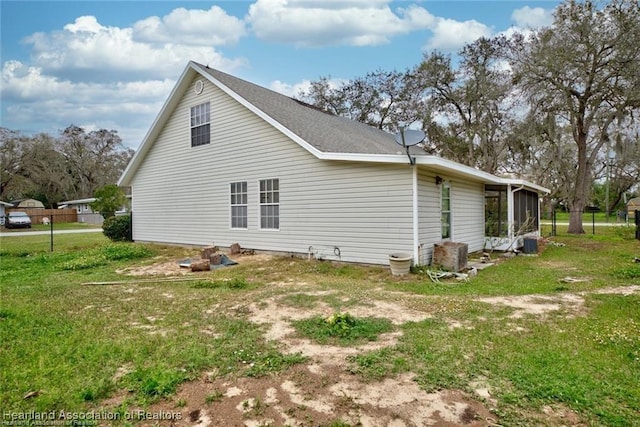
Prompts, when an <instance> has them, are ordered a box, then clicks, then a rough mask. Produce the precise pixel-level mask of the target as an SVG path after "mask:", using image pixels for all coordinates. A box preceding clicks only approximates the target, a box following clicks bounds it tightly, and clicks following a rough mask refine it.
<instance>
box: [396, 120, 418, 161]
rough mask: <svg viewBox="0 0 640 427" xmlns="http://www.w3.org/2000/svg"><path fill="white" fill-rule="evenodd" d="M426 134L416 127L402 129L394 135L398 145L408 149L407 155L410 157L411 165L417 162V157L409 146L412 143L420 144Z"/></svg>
mask: <svg viewBox="0 0 640 427" xmlns="http://www.w3.org/2000/svg"><path fill="white" fill-rule="evenodd" d="M424 138H425V134H424V132H422V131H421V130H416V129H400V132H398V133H396V134H395V135H394V139H395V140H396V143H397V144H398V145H402V146H403V147H404V148H405V150H406V151H407V157H409V163H410V164H411V165H415V164H416V159H415V158H414V157H412V156H411V154H409V147H411V146H412V145H417V144H420V143H421V142H422V141H424Z"/></svg>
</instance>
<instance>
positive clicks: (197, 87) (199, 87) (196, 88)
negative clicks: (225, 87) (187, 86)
mask: <svg viewBox="0 0 640 427" xmlns="http://www.w3.org/2000/svg"><path fill="white" fill-rule="evenodd" d="M203 90H204V82H203V81H202V80H198V81H197V82H196V85H195V86H194V87H193V91H194V92H195V93H196V95H200V94H201V93H202V91H203Z"/></svg>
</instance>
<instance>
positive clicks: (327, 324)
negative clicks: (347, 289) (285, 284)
mask: <svg viewBox="0 0 640 427" xmlns="http://www.w3.org/2000/svg"><path fill="white" fill-rule="evenodd" d="M292 324H293V327H294V328H296V329H297V330H298V332H299V333H300V334H301V335H302V336H304V337H307V338H311V339H312V340H314V341H316V342H318V343H319V344H337V345H342V346H348V345H357V344H362V343H366V342H368V341H375V340H377V338H378V335H380V334H382V333H384V332H390V331H391V330H392V329H393V328H392V325H391V322H390V321H389V320H387V319H382V318H375V317H365V318H357V317H354V316H352V315H350V314H349V313H334V314H332V315H331V316H329V317H322V316H314V317H311V318H309V319H303V320H296V321H294V322H292Z"/></svg>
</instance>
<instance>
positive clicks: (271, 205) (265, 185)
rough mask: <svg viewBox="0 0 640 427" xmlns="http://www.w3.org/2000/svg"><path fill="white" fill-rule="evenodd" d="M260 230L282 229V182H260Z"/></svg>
mask: <svg viewBox="0 0 640 427" xmlns="http://www.w3.org/2000/svg"><path fill="white" fill-rule="evenodd" d="M260 228H261V229H264V230H278V229H280V181H279V180H278V179H263V180H260Z"/></svg>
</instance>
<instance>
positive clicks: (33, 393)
mask: <svg viewBox="0 0 640 427" xmlns="http://www.w3.org/2000/svg"><path fill="white" fill-rule="evenodd" d="M43 393H44V391H42V390H36V391H30V392H28V393H27V394H25V395H24V396H23V397H22V398H23V399H24V400H27V399H32V398H34V397H38V396H40V395H41V394H43Z"/></svg>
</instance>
